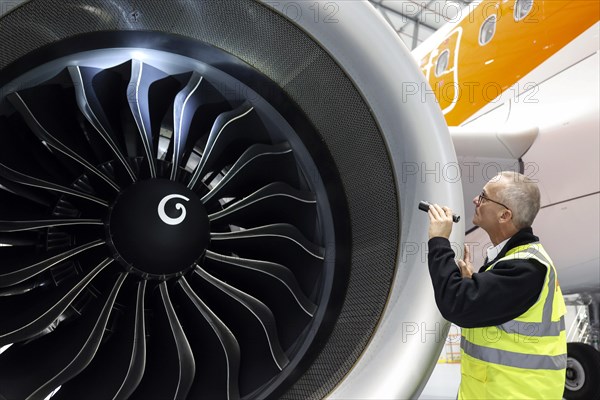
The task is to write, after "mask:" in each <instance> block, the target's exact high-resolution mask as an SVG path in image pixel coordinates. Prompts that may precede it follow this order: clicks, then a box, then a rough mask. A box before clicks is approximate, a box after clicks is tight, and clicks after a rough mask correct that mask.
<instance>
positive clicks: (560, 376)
mask: <svg viewBox="0 0 600 400" xmlns="http://www.w3.org/2000/svg"><path fill="white" fill-rule="evenodd" d="M473 203H474V204H475V216H474V217H473V223H474V224H475V225H477V226H479V227H480V228H482V229H483V230H485V231H486V233H487V234H488V235H489V237H490V241H491V242H492V244H493V246H492V247H490V248H489V249H488V250H487V258H486V261H485V264H484V265H483V266H482V267H481V268H480V269H479V272H478V273H473V267H472V265H471V261H470V255H469V249H468V248H467V246H465V251H464V257H463V259H462V260H459V261H458V268H457V263H456V262H455V261H454V256H455V255H454V252H453V251H452V249H451V247H450V242H449V241H448V237H449V236H450V233H451V231H452V210H451V209H449V208H448V207H440V206H438V205H437V204H434V205H432V206H431V207H430V208H429V219H430V224H429V254H428V262H429V273H430V275H431V280H432V283H433V287H434V292H435V300H436V303H437V305H438V308H439V309H440V312H441V313H442V315H443V316H444V318H446V319H447V320H449V321H451V322H453V323H455V324H457V325H459V326H460V327H462V337H461V375H462V378H461V384H460V388H459V393H458V398H459V399H562V395H563V391H564V383H565V370H566V360H567V355H566V353H567V343H566V335H565V326H564V317H563V316H564V314H565V312H566V307H565V303H564V300H563V297H562V293H561V291H560V288H559V286H558V279H557V277H556V270H555V268H554V265H553V264H552V261H551V260H550V257H549V256H548V254H547V253H546V251H545V250H544V248H543V247H542V245H541V244H540V243H539V239H538V237H537V236H535V235H534V234H533V230H532V229H531V225H532V223H533V220H534V218H535V216H536V215H537V213H538V211H539V208H540V192H539V189H538V187H537V185H536V184H535V183H534V182H533V181H532V180H530V179H528V178H527V177H525V176H523V175H521V174H519V173H515V172H502V173H500V174H499V175H498V176H496V177H494V178H493V179H491V180H490V181H489V182H488V183H487V184H486V185H485V186H484V187H483V191H482V192H481V194H480V195H479V196H478V197H475V198H474V199H473ZM557 229H559V227H557Z"/></svg>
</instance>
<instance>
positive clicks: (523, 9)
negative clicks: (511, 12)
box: [515, 0, 533, 21]
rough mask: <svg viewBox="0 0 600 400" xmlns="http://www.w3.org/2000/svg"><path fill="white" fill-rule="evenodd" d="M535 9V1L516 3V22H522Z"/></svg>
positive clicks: (526, 0)
mask: <svg viewBox="0 0 600 400" xmlns="http://www.w3.org/2000/svg"><path fill="white" fill-rule="evenodd" d="M532 8H533V0H516V1H515V21H520V20H522V19H523V18H525V17H526V16H528V15H529V13H530V12H531V9H532Z"/></svg>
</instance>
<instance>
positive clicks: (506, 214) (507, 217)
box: [500, 208, 512, 222]
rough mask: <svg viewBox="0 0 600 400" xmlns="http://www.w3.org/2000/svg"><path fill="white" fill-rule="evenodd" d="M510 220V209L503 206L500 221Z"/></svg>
mask: <svg viewBox="0 0 600 400" xmlns="http://www.w3.org/2000/svg"><path fill="white" fill-rule="evenodd" d="M511 220H512V211H510V210H509V209H508V208H505V209H504V211H502V214H500V222H509V221H511Z"/></svg>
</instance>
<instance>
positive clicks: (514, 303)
mask: <svg viewBox="0 0 600 400" xmlns="http://www.w3.org/2000/svg"><path fill="white" fill-rule="evenodd" d="M538 240H539V239H538V237H537V236H535V235H534V234H533V230H532V229H531V228H524V229H521V230H520V231H519V232H517V233H516V234H515V235H514V236H513V237H512V238H510V240H509V241H508V242H507V243H506V245H505V246H504V247H503V248H502V250H501V251H500V253H499V254H498V256H497V257H496V258H495V259H494V260H488V262H486V264H484V265H483V266H482V267H481V268H480V269H479V273H474V274H473V277H472V279H463V278H462V277H461V276H460V270H459V269H458V266H457V265H456V262H455V261H454V257H455V254H454V251H452V248H451V247H450V242H449V241H448V239H445V238H442V237H434V238H432V239H430V240H429V254H428V263H429V274H430V275H431V281H432V283H433V289H434V292H435V301H436V303H437V306H438V308H439V310H440V312H441V313H442V315H443V316H444V318H446V319H447V320H448V321H450V322H453V323H455V324H456V325H458V326H461V327H464V328H476V327H484V326H494V325H500V324H503V323H505V322H508V321H510V320H512V319H514V318H516V317H518V316H519V315H521V314H523V313H524V312H525V311H527V310H528V309H529V308H530V307H531V306H532V305H533V304H534V303H535V302H536V301H537V299H538V297H539V296H540V293H541V291H542V285H543V283H544V279H545V276H546V267H545V266H543V265H542V264H540V263H539V262H537V261H535V260H509V261H501V262H499V263H497V264H496V265H495V266H494V268H493V269H491V270H489V271H486V268H487V267H489V266H490V265H491V264H493V263H494V262H495V261H496V260H497V259H500V258H502V257H504V256H505V255H506V252H508V251H509V250H510V249H512V248H514V247H517V246H522V245H524V244H528V243H532V242H537V241H538Z"/></svg>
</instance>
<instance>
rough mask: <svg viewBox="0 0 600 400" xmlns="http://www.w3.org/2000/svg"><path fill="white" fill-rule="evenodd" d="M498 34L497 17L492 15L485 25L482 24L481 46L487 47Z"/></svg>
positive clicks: (480, 32) (484, 22) (480, 33)
mask: <svg viewBox="0 0 600 400" xmlns="http://www.w3.org/2000/svg"><path fill="white" fill-rule="evenodd" d="M495 33H496V16H495V15H490V16H489V17H487V19H486V20H485V21H483V24H481V30H480V31H479V44H480V45H482V46H485V45H486V44H488V43H489V42H490V40H492V38H493V37H494V34H495Z"/></svg>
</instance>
